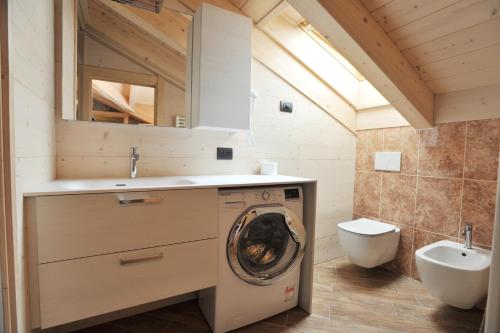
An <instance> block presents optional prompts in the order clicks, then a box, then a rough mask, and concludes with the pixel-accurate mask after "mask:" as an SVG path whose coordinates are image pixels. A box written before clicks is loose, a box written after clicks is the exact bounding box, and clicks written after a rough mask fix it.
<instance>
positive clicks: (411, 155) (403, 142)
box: [383, 127, 418, 175]
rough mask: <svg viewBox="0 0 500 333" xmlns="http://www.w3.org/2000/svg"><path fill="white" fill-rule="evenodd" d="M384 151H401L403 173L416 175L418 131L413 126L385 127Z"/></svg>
mask: <svg viewBox="0 0 500 333" xmlns="http://www.w3.org/2000/svg"><path fill="white" fill-rule="evenodd" d="M383 150H384V151H399V152H401V154H402V156H401V173H404V174H409V175H415V174H416V173H417V160H418V133H417V131H416V130H415V129H414V128H412V127H397V128H386V129H384V147H383Z"/></svg>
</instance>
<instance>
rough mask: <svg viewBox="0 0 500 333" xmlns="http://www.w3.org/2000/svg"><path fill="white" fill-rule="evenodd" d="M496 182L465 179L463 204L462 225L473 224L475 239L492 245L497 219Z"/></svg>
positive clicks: (477, 241)
mask: <svg viewBox="0 0 500 333" xmlns="http://www.w3.org/2000/svg"><path fill="white" fill-rule="evenodd" d="M496 189H497V183H496V182H489V181H476V180H465V181H464V194H463V195H464V199H463V200H464V201H463V204H462V227H463V226H464V225H465V223H472V225H473V234H472V236H473V238H472V239H473V241H474V242H476V243H479V244H483V245H488V246H490V245H491V239H492V237H493V224H494V220H495V202H496V200H495V199H496Z"/></svg>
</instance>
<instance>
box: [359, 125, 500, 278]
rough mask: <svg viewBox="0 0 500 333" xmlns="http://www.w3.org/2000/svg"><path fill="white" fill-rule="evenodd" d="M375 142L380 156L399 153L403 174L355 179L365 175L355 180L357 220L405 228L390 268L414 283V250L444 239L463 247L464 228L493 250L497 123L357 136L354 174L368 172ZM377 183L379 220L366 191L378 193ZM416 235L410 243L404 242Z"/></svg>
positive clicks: (373, 199)
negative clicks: (468, 227)
mask: <svg viewBox="0 0 500 333" xmlns="http://www.w3.org/2000/svg"><path fill="white" fill-rule="evenodd" d="M380 131H382V133H383V137H382V138H380ZM380 140H382V150H383V151H401V152H402V162H401V173H387V172H372V173H371V174H372V175H371V176H366V175H364V176H363V179H359V178H360V175H363V173H359V172H358V173H357V174H356V180H355V184H356V186H355V193H354V198H355V200H354V204H355V209H354V215H355V216H354V218H359V217H368V218H373V219H377V220H381V221H384V222H387V223H392V224H395V225H399V226H401V227H402V228H401V229H402V234H401V243H400V245H399V250H398V253H397V257H396V259H395V260H394V261H393V262H391V263H389V264H387V265H386V267H387V268H389V269H391V270H395V271H399V272H401V273H403V274H408V275H411V276H414V277H418V274H416V273H415V267H414V256H415V255H414V253H415V249H418V248H419V247H422V246H423V245H425V244H428V243H432V242H434V241H437V240H441V239H445V238H446V237H450V238H449V239H452V240H456V241H460V242H461V241H463V239H462V237H461V236H460V232H461V228H462V227H463V225H464V224H465V223H472V224H473V225H474V232H473V244H474V245H477V246H481V247H486V248H487V247H489V246H491V239H492V230H493V221H494V214H495V194H496V180H497V171H498V165H499V158H498V152H499V150H500V119H491V120H477V121H468V122H459V123H448V124H441V125H437V126H435V127H434V128H431V129H425V130H415V129H413V128H411V127H399V128H385V129H380V130H370V131H360V132H358V149H357V154H356V158H357V161H356V165H357V167H358V170H359V168H366V169H369V168H371V167H373V156H372V155H371V153H374V152H375V151H378V149H379V147H380ZM417 169H418V170H417ZM415 174H418V177H416V176H415ZM374 175H379V176H380V177H381V179H382V182H381V186H380V215H375V214H376V207H375V206H376V205H375V203H376V202H377V197H378V195H379V194H378V192H376V191H377V190H376V189H375V190H374V193H371V194H370V193H366V192H367V191H369V188H370V187H369V186H368V185H370V184H371V186H372V187H373V188H376V186H375V183H376V181H375V180H373V178H375V177H376V176H374ZM369 177H370V178H372V179H370V180H368V179H367V178H369ZM359 191H364V192H365V193H359ZM356 204H357V206H356ZM371 214H373V215H374V216H373V215H371ZM417 230H418V231H417ZM414 234H415V237H414V238H415V240H414V241H413V240H411V241H409V238H413V235H414ZM408 243H410V244H408ZM410 245H411V246H410ZM408 261H410V262H411V263H410V265H409V266H410V268H408Z"/></svg>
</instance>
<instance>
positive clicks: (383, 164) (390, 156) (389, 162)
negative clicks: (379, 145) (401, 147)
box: [375, 151, 401, 171]
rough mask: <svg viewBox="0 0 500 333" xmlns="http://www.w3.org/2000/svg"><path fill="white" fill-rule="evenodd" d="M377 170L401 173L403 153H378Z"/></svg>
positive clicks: (376, 155)
mask: <svg viewBox="0 0 500 333" xmlns="http://www.w3.org/2000/svg"><path fill="white" fill-rule="evenodd" d="M375 170H380V171H401V152H396V151H394V152H376V153H375Z"/></svg>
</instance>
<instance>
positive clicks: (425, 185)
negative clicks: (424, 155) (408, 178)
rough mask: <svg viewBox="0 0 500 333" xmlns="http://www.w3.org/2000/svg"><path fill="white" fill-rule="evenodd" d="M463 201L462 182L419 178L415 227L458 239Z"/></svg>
mask: <svg viewBox="0 0 500 333" xmlns="http://www.w3.org/2000/svg"><path fill="white" fill-rule="evenodd" d="M461 200H462V180H458V179H446V178H427V177H418V184H417V207H416V214H415V227H416V228H419V229H422V230H427V231H432V232H435V233H439V234H443V235H448V236H455V237H457V235H458V229H459V227H460V204H461Z"/></svg>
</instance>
